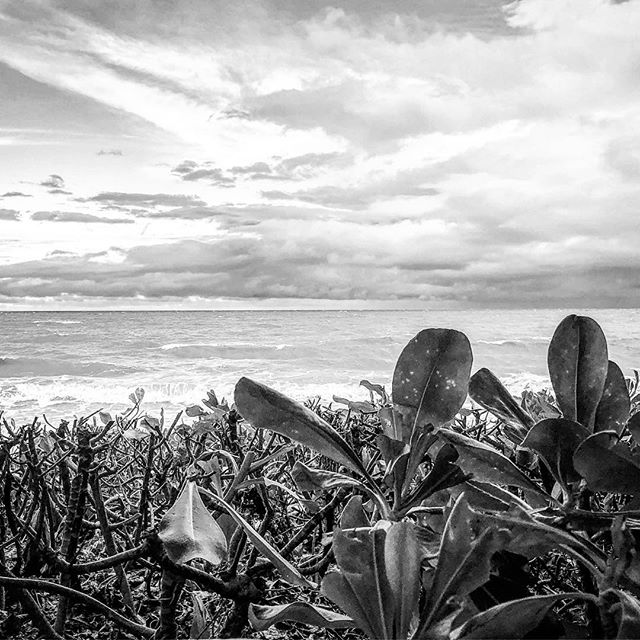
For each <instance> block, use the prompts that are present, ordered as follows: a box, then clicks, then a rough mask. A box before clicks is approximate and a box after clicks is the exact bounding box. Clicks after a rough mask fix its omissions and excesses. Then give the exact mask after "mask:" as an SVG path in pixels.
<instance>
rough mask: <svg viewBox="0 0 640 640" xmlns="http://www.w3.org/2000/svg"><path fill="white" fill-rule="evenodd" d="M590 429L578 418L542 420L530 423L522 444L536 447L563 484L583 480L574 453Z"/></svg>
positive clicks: (537, 451)
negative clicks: (576, 467)
mask: <svg viewBox="0 0 640 640" xmlns="http://www.w3.org/2000/svg"><path fill="white" fill-rule="evenodd" d="M590 435H591V432H590V431H589V430H588V429H587V428H586V427H583V426H582V425H581V424H579V423H578V422H574V421H573V420H567V419H566V418H549V419H547V420H541V421H540V422H538V423H537V424H535V425H534V426H533V427H531V429H530V431H529V433H528V434H527V437H526V438H525V439H524V441H523V443H522V446H523V447H526V448H528V449H532V450H533V451H535V452H536V453H537V454H538V455H539V456H540V457H541V458H542V459H543V460H544V462H545V463H546V465H547V467H549V471H551V473H552V474H553V477H554V478H555V479H556V480H557V481H558V482H559V483H560V484H561V485H563V486H564V485H566V484H567V482H575V481H577V480H580V475H579V474H578V472H577V471H576V470H575V468H574V466H573V454H574V453H575V452H576V450H577V449H578V447H579V446H580V444H581V443H582V442H583V441H584V440H586V439H587V438H588V437H589V436H590Z"/></svg>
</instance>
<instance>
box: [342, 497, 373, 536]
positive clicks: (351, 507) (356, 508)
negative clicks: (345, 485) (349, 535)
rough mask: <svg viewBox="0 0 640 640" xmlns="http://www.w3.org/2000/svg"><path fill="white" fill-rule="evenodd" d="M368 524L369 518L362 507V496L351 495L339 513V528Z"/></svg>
mask: <svg viewBox="0 0 640 640" xmlns="http://www.w3.org/2000/svg"><path fill="white" fill-rule="evenodd" d="M368 526H369V518H367V514H366V513H365V512H364V509H363V508H362V496H351V498H349V502H347V504H345V505H344V509H343V510H342V514H341V515H340V528H341V529H357V528H358V527H368Z"/></svg>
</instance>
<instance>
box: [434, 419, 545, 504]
mask: <svg viewBox="0 0 640 640" xmlns="http://www.w3.org/2000/svg"><path fill="white" fill-rule="evenodd" d="M438 435H439V436H440V437H441V438H442V439H443V440H444V441H445V442H448V443H449V444H451V445H453V446H454V447H455V448H456V450H457V452H458V453H459V454H460V457H459V458H458V460H457V464H458V466H459V467H461V468H462V470H463V471H465V472H466V473H470V474H471V475H472V476H473V478H474V479H475V480H480V481H484V482H494V483H496V484H501V485H512V486H516V487H520V488H521V489H525V490H527V491H532V492H533V493H537V494H539V495H543V496H545V497H548V496H547V495H546V494H545V493H544V491H542V489H540V488H539V487H538V486H537V485H536V484H535V483H533V482H532V481H531V480H529V478H527V476H526V475H525V474H524V473H523V472H522V471H520V469H518V467H516V465H515V464H513V462H511V460H509V459H508V458H507V457H505V456H503V455H502V454H501V453H500V452H499V451H496V450H495V449H494V448H493V447H490V446H489V445H487V444H484V443H483V442H478V441H477V440H474V439H472V438H468V437H467V436H463V435H462V434H461V433H457V432H456V431H451V430H449V429H442V430H440V431H439V432H438Z"/></svg>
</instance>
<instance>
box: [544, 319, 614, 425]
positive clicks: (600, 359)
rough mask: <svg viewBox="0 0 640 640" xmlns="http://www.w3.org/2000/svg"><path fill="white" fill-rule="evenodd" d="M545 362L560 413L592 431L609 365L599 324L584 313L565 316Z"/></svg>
mask: <svg viewBox="0 0 640 640" xmlns="http://www.w3.org/2000/svg"><path fill="white" fill-rule="evenodd" d="M547 362H548V365H549V375H550V377H551V384H552V386H553V390H554V392H555V396H556V401H557V402H558V406H559V407H560V410H561V411H562V415H563V416H564V417H565V418H567V419H568V420H574V421H575V422H579V423H580V424H582V425H584V426H585V427H587V429H591V430H593V426H594V421H595V415H596V408H597V406H598V403H599V402H600V398H601V397H602V391H603V389H604V384H605V380H606V377H607V369H608V364H609V360H608V356H607V341H606V339H605V337H604V333H603V332H602V329H601V328H600V325H599V324H598V323H597V322H596V321H595V320H593V319H591V318H588V317H586V316H576V315H570V316H567V317H566V318H565V319H564V320H563V321H562V322H561V323H560V324H559V325H558V327H557V329H556V330H555V333H554V334H553V337H552V338H551V343H550V344H549V352H548V356H547Z"/></svg>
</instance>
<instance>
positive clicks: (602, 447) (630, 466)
mask: <svg viewBox="0 0 640 640" xmlns="http://www.w3.org/2000/svg"><path fill="white" fill-rule="evenodd" d="M548 365H549V374H550V378H551V382H552V385H553V392H554V393H553V395H552V394H550V393H539V394H534V393H531V392H527V393H525V394H524V395H523V397H522V398H521V399H520V400H519V401H518V400H516V399H515V398H513V397H512V396H511V395H510V394H509V392H508V391H507V390H506V389H505V388H504V387H503V385H502V384H501V383H500V381H499V380H498V379H497V378H496V377H495V376H494V375H493V374H492V373H491V372H490V371H488V370H486V369H480V370H479V371H477V372H475V373H474V375H473V376H471V377H470V373H471V368H472V352H471V347H470V345H469V341H468V340H467V338H466V336H465V335H464V334H462V333H460V332H458V331H454V330H449V329H426V330H424V331H421V332H420V333H419V334H418V335H417V336H416V337H415V338H414V339H413V340H411V341H410V342H409V343H408V344H407V346H406V347H405V349H404V350H403V352H402V353H401V355H400V357H399V359H398V362H397V365H396V368H395V372H394V376H393V387H392V390H391V396H389V395H388V394H387V392H386V390H385V389H383V388H382V387H381V386H379V385H376V384H371V383H369V382H368V381H363V383H362V384H363V385H364V386H366V387H367V388H368V389H369V391H370V392H371V402H350V401H348V400H346V399H341V398H336V399H334V400H335V401H336V405H338V407H337V408H336V407H335V406H334V407H333V408H332V406H329V407H324V406H320V405H318V404H310V405H309V406H306V407H305V406H302V405H300V404H298V403H295V402H293V401H292V400H290V399H288V398H287V397H286V396H284V395H282V394H280V393H278V392H277V391H274V390H272V389H270V388H268V387H266V386H264V385H262V384H260V383H259V382H255V381H252V380H249V379H247V378H242V379H241V380H240V381H239V382H238V384H237V386H236V389H235V397H234V400H235V404H234V406H233V407H232V408H229V407H228V406H227V405H226V404H225V403H224V401H223V402H219V401H218V399H217V398H216V396H215V394H214V393H213V392H210V393H209V397H208V398H207V399H206V400H205V401H203V404H202V405H201V406H192V407H189V408H187V409H186V411H185V415H186V416H187V417H188V418H189V419H188V420H186V419H185V420H182V418H183V416H182V414H180V415H178V416H177V417H176V418H175V420H173V421H172V422H168V421H165V419H164V416H161V417H160V418H154V417H151V416H149V415H147V414H145V412H144V410H143V395H144V394H143V393H142V391H141V390H138V391H137V392H136V393H134V394H132V396H131V400H132V407H131V409H130V410H129V411H127V412H126V413H125V414H123V415H119V416H113V417H112V416H110V415H108V414H106V413H100V414H98V415H95V416H90V417H89V418H85V419H80V420H76V421H74V422H73V423H72V424H71V423H68V422H64V421H63V422H61V423H60V424H59V425H58V426H57V427H53V426H52V425H48V424H46V423H44V424H43V423H40V422H39V421H38V420H36V421H34V422H33V424H31V425H28V426H25V427H22V428H17V427H16V425H15V424H12V423H11V422H10V421H8V420H7V419H6V418H4V419H3V424H4V427H3V430H2V433H1V434H0V474H1V478H2V482H1V485H0V488H1V490H2V499H1V504H2V507H1V511H0V610H1V614H0V637H6V638H10V637H16V638H29V637H32V638H33V637H38V636H40V637H46V638H57V639H60V638H70V637H74V638H83V637H86V638H94V637H99V638H151V637H154V638H156V639H157V640H165V639H167V638H187V637H189V638H231V637H255V638H260V637H261V638H273V637H290V638H297V637H299V638H302V637H305V638H306V637H313V638H366V637H369V638H384V639H392V638H393V639H398V640H405V639H409V638H410V639H412V640H423V639H442V640H445V639H446V640H464V639H471V638H524V637H526V638H585V637H591V638H637V637H640V600H638V598H639V597H640V560H639V559H638V542H637V540H638V532H639V529H640V452H639V451H638V446H639V445H640V412H638V409H639V404H640V397H639V396H638V394H637V391H638V389H637V387H638V377H637V374H636V378H635V379H634V380H628V379H625V378H624V376H623V374H622V372H621V371H620V369H619V367H618V366H617V365H616V364H615V363H613V362H611V361H609V360H608V353H607V344H606V340H605V337H604V335H603V333H602V330H601V329H600V327H599V326H598V324H597V323H596V322H595V321H594V320H592V319H590V318H587V317H584V316H575V315H571V316H568V317H567V318H565V320H563V321H562V323H560V325H559V326H558V328H557V329H556V332H555V334H554V336H553V338H552V340H551V343H550V345H549V352H548ZM468 395H469V396H470V397H471V398H472V400H473V405H472V406H473V408H471V409H467V408H464V406H463V405H465V401H466V400H467V397H468Z"/></svg>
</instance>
